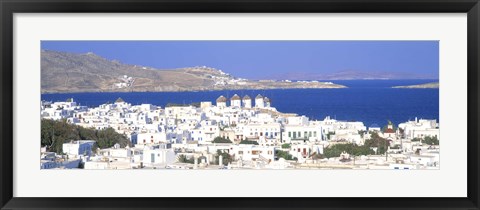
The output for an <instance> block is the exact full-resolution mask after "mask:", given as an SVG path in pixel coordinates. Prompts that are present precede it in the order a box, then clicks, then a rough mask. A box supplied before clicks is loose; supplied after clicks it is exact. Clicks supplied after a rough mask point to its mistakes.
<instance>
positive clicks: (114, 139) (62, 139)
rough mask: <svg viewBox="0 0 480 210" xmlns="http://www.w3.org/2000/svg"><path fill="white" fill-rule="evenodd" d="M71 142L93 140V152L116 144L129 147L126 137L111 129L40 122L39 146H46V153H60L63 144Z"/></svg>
mask: <svg viewBox="0 0 480 210" xmlns="http://www.w3.org/2000/svg"><path fill="white" fill-rule="evenodd" d="M72 140H94V141H95V142H96V144H95V145H94V148H93V149H94V150H95V149H96V147H99V148H101V149H104V148H109V147H112V146H113V145H115V144H116V143H118V144H120V146H122V147H124V146H127V145H130V141H129V140H128V138H127V136H125V135H122V134H119V133H117V132H116V131H115V130H114V129H113V128H107V129H104V130H96V129H94V128H83V127H81V126H77V125H73V124H70V123H68V122H67V121H66V120H48V119H42V120H41V141H40V142H41V146H42V147H43V146H46V147H47V148H48V151H50V152H56V153H59V154H60V153H62V152H63V151H62V147H63V144H64V143H67V142H70V141H72Z"/></svg>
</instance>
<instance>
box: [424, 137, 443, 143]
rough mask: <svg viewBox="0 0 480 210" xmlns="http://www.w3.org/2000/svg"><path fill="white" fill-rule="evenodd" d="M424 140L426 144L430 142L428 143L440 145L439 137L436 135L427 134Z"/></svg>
mask: <svg viewBox="0 0 480 210" xmlns="http://www.w3.org/2000/svg"><path fill="white" fill-rule="evenodd" d="M422 142H423V143H425V144H428V145H439V144H440V141H439V140H438V138H437V137H436V136H434V137H431V136H425V138H423V141H422Z"/></svg>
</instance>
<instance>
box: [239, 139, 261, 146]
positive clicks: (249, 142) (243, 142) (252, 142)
mask: <svg viewBox="0 0 480 210" xmlns="http://www.w3.org/2000/svg"><path fill="white" fill-rule="evenodd" d="M239 144H254V145H258V142H257V141H250V140H242V141H240V143H239Z"/></svg>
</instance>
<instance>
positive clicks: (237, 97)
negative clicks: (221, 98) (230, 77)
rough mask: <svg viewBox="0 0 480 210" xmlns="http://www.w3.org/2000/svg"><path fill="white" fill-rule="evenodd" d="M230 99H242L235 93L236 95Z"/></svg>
mask: <svg viewBox="0 0 480 210" xmlns="http://www.w3.org/2000/svg"><path fill="white" fill-rule="evenodd" d="M230 100H240V96H238V95H237V94H235V95H233V96H232V98H231V99H230Z"/></svg>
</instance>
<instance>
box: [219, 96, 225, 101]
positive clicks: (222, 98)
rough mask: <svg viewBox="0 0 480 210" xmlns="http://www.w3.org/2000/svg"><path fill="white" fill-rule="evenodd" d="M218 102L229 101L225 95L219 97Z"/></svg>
mask: <svg viewBox="0 0 480 210" xmlns="http://www.w3.org/2000/svg"><path fill="white" fill-rule="evenodd" d="M217 102H227V98H225V96H220V97H218V98H217Z"/></svg>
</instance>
